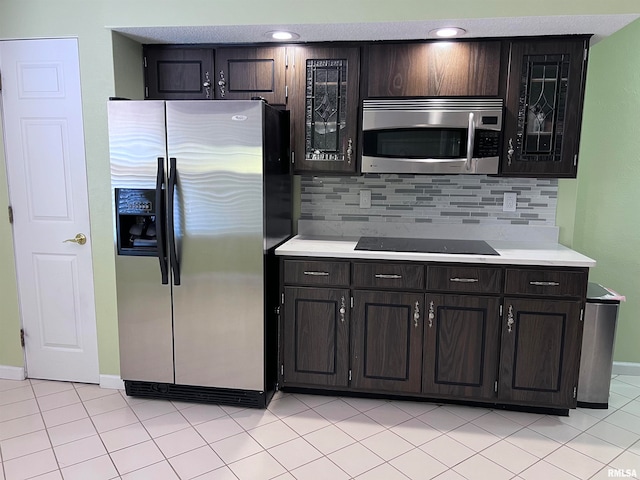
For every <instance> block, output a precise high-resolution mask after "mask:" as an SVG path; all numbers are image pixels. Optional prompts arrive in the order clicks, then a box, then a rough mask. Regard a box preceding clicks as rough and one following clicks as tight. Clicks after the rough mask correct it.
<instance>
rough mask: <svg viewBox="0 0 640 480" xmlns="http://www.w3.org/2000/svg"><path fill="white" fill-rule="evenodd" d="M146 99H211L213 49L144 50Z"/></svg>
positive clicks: (148, 47)
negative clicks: (207, 84)
mask: <svg viewBox="0 0 640 480" xmlns="http://www.w3.org/2000/svg"><path fill="white" fill-rule="evenodd" d="M144 56H145V60H146V64H145V85H146V87H147V88H146V95H145V98H146V99H149V100H210V99H213V91H212V90H211V87H209V88H207V87H206V82H207V81H208V80H207V79H209V81H210V80H211V79H212V78H213V50H212V49H210V48H169V47H165V46H147V47H145V51H144Z"/></svg>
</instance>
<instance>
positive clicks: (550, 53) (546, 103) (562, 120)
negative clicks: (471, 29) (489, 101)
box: [502, 37, 588, 177]
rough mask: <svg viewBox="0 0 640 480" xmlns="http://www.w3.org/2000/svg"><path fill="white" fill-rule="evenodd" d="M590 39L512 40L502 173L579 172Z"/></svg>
mask: <svg viewBox="0 0 640 480" xmlns="http://www.w3.org/2000/svg"><path fill="white" fill-rule="evenodd" d="M587 48H588V39H587V38H582V37H581V38H579V39H577V40H573V39H571V40H552V41H547V40H544V41H535V42H534V41H514V42H511V44H510V58H509V66H510V68H509V76H508V79H507V91H506V113H505V115H506V119H505V131H504V145H505V146H504V152H503V159H502V174H503V175H514V176H538V177H539V176H549V177H575V176H576V172H577V162H578V145H579V141H580V124H581V121H582V102H583V96H584V81H585V74H586V59H587Z"/></svg>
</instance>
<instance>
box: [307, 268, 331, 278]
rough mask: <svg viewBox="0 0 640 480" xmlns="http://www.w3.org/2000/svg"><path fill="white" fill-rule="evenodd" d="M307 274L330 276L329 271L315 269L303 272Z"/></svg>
mask: <svg viewBox="0 0 640 480" xmlns="http://www.w3.org/2000/svg"><path fill="white" fill-rule="evenodd" d="M303 273H304V274H305V275H310V276H312V277H328V276H329V272H314V271H313V270H311V271H306V272H303Z"/></svg>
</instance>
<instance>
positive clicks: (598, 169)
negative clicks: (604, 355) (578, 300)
mask: <svg viewBox="0 0 640 480" xmlns="http://www.w3.org/2000/svg"><path fill="white" fill-rule="evenodd" d="M632 45H640V21H635V22H633V23H632V24H631V25H629V26H627V27H626V28H624V29H623V30H621V31H619V32H617V33H616V34H614V35H612V36H611V37H609V38H607V39H606V40H604V41H602V42H600V43H598V44H597V45H595V46H594V48H593V50H592V52H591V56H590V59H589V74H588V77H587V79H588V80H587V90H586V97H585V110H584V118H583V127H582V137H581V145H580V152H581V153H580V163H579V165H580V167H579V169H578V182H577V184H578V188H577V197H576V208H575V226H574V235H573V248H575V249H576V250H579V251H580V252H582V253H584V254H585V255H588V256H590V257H592V258H595V259H596V260H597V262H598V264H597V266H596V268H594V269H593V270H592V272H591V275H590V279H591V280H592V281H595V282H599V283H602V284H603V285H605V286H608V287H610V288H613V289H614V290H617V291H619V292H620V293H622V294H624V295H626V297H627V302H625V303H623V304H622V305H621V308H620V311H619V320H618V332H617V340H616V348H615V360H617V361H623V362H636V363H640V348H639V347H640V315H639V312H640V296H638V293H639V292H640V250H639V249H638V246H640V214H639V213H638V207H639V206H640V153H639V152H640V128H639V125H640V55H638V52H637V51H636V49H634V48H630V46H632Z"/></svg>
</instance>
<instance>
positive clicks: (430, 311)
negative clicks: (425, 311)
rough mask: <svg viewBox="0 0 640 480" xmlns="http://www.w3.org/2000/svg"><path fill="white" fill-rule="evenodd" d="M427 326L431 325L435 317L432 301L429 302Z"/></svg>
mask: <svg viewBox="0 0 640 480" xmlns="http://www.w3.org/2000/svg"><path fill="white" fill-rule="evenodd" d="M428 318H429V328H431V327H433V320H434V319H435V318H436V313H435V308H434V306H433V302H429V315H428Z"/></svg>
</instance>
